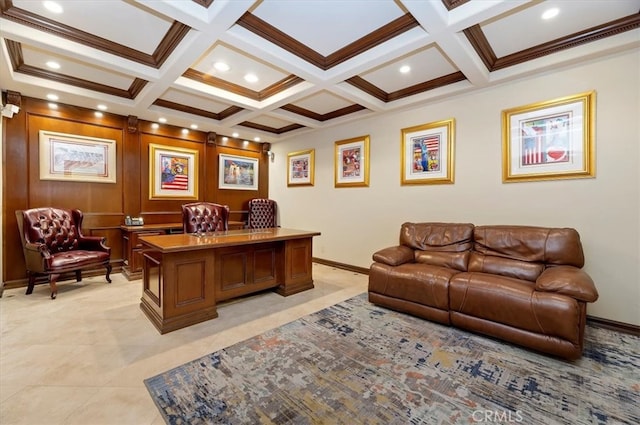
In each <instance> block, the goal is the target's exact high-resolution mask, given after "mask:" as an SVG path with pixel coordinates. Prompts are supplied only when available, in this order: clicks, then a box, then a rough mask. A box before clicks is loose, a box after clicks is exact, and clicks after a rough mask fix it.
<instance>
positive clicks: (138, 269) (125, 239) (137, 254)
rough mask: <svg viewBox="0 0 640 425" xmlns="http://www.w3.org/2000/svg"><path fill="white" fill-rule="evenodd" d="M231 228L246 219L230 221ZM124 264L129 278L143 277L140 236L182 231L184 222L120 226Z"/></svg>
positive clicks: (237, 226)
mask: <svg viewBox="0 0 640 425" xmlns="http://www.w3.org/2000/svg"><path fill="white" fill-rule="evenodd" d="M228 226H229V230H236V229H242V228H244V221H231V220H230V221H229V223H228ZM120 231H121V232H122V248H123V251H124V265H123V266H122V274H123V275H124V277H126V278H127V280H135V279H140V278H141V277H142V243H141V242H140V240H139V237H140V236H156V235H167V234H173V233H182V223H162V224H145V225H142V226H120Z"/></svg>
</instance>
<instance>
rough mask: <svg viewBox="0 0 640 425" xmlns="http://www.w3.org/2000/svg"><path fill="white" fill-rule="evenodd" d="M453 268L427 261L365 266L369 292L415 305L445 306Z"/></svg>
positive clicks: (453, 273) (447, 301)
mask: <svg viewBox="0 0 640 425" xmlns="http://www.w3.org/2000/svg"><path fill="white" fill-rule="evenodd" d="M456 273H458V272H457V271H456V270H453V269H448V268H444V267H437V266H431V265H429V264H420V263H407V264H402V265H400V266H396V267H393V266H389V265H387V264H380V263H374V264H372V265H371V268H370V269H369V292H375V293H378V294H382V295H386V296H389V297H393V298H399V299H403V300H408V301H413V302H415V303H418V304H422V305H426V306H429V307H435V308H439V309H442V310H448V309H449V294H448V289H449V280H450V279H451V277H452V276H453V275H455V274H456Z"/></svg>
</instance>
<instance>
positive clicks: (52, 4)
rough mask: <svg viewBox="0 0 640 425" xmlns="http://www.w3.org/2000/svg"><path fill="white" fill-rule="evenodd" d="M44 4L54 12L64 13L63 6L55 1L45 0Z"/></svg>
mask: <svg viewBox="0 0 640 425" xmlns="http://www.w3.org/2000/svg"><path fill="white" fill-rule="evenodd" d="M42 5H43V6H44V7H45V9H47V10H48V11H49V12H52V13H62V11H63V10H62V6H60V5H59V4H58V3H56V2H55V1H43V2H42Z"/></svg>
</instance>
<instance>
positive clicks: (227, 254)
mask: <svg viewBox="0 0 640 425" xmlns="http://www.w3.org/2000/svg"><path fill="white" fill-rule="evenodd" d="M318 235H320V233H319V232H310V231H303V230H293V229H283V228H271V229H256V230H249V229H245V230H230V231H228V232H221V233H217V234H212V235H208V236H201V237H199V236H194V235H191V234H174V235H157V236H141V237H140V242H141V243H142V245H143V258H144V266H143V268H144V272H143V279H142V280H143V288H142V298H141V300H140V308H141V309H142V311H143V312H144V313H145V314H146V316H147V317H148V318H149V320H150V321H151V322H152V323H153V325H154V326H155V327H156V328H157V329H158V331H160V333H166V332H171V331H174V330H176V329H180V328H184V327H186V326H190V325H193V324H195V323H199V322H202V321H205V320H209V319H213V318H216V317H218V312H217V309H216V303H217V302H218V301H223V300H228V299H231V298H236V297H239V296H242V295H247V294H251V293H254V292H258V291H263V290H265V289H269V288H275V290H276V292H277V293H278V294H280V295H283V296H288V295H292V294H296V293H298V292H301V291H305V290H307V289H311V288H313V287H314V285H313V276H312V272H311V269H312V261H311V260H312V239H313V237H314V236H318Z"/></svg>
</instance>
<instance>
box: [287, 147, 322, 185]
mask: <svg viewBox="0 0 640 425" xmlns="http://www.w3.org/2000/svg"><path fill="white" fill-rule="evenodd" d="M315 154H316V151H315V149H308V150H304V151H297V152H291V153H288V154H287V186H313V179H314V174H315V170H314V166H315Z"/></svg>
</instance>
